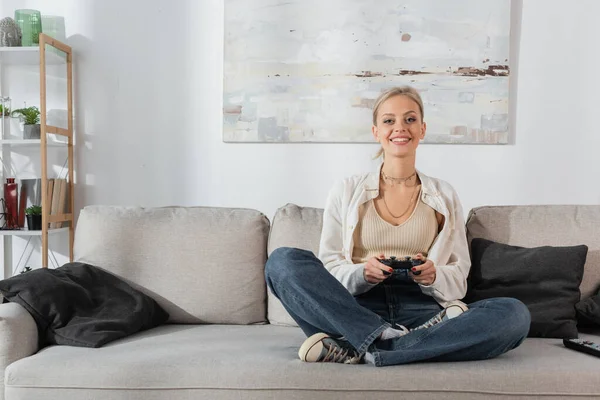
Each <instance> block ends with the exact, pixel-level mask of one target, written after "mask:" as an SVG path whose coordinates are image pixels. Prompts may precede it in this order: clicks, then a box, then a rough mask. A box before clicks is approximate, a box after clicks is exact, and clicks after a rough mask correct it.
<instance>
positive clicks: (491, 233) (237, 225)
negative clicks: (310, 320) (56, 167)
mask: <svg viewBox="0 0 600 400" xmlns="http://www.w3.org/2000/svg"><path fill="white" fill-rule="evenodd" d="M321 215H322V210H320V209H315V208H301V207H298V206H295V205H291V204H288V205H286V206H284V207H282V208H281V209H279V210H278V212H277V214H276V216H275V217H274V219H273V222H272V224H270V223H269V221H268V220H267V218H266V217H265V216H264V215H262V214H261V213H259V212H258V211H254V210H248V209H225V208H203V207H195V208H181V207H168V208H156V209H142V208H126V207H97V206H93V207H86V208H85V209H84V210H82V212H81V214H80V218H79V222H78V226H77V230H76V237H75V258H76V260H78V261H85V262H88V263H91V264H94V265H97V266H100V267H102V268H105V269H107V270H109V271H111V272H113V273H115V274H118V275H119V276H121V277H123V278H124V279H126V280H128V281H129V282H131V283H132V284H133V285H134V286H135V287H138V288H140V289H141V290H143V291H144V292H146V293H148V294H150V295H152V296H153V297H154V298H155V299H156V300H157V301H158V302H159V303H160V304H161V305H162V306H163V307H164V308H165V309H166V310H167V311H168V312H169V313H170V323H169V324H167V325H163V326H160V327H158V328H155V329H152V330H148V331H145V332H141V333H138V334H135V335H132V336H129V337H127V338H125V339H122V340H118V341H115V342H112V343H109V344H107V345H105V346H104V347H101V348H98V349H90V348H80V347H68V346H50V347H45V348H43V349H41V350H39V351H38V349H37V333H36V327H35V323H34V321H33V319H32V318H31V316H30V315H29V314H28V313H27V312H26V311H25V310H24V309H23V308H22V307H21V306H19V305H16V304H10V303H7V304H2V305H0V337H1V338H2V340H1V342H0V368H1V369H2V371H3V372H4V374H3V375H4V388H3V390H2V392H3V393H4V398H5V399H7V400H25V399H27V400H30V399H38V400H49V399H53V400H55V399H140V400H141V399H144V400H156V399H204V398H206V399H364V398H377V399H398V398H402V399H431V398H439V399H490V398H493V399H571V398H572V399H575V398H577V399H582V398H583V399H585V398H589V399H592V398H599V397H600V359H598V358H595V357H593V356H590V355H586V354H582V353H579V352H575V351H572V350H568V349H565V348H564V347H563V345H562V342H561V340H559V339H538V338H529V339H527V340H526V341H525V342H524V343H523V344H522V345H521V346H520V347H519V348H518V349H516V350H513V351H510V352H508V353H506V354H505V355H502V356H500V357H498V358H496V359H493V360H487V361H473V362H461V363H419V364H411V365H404V366H393V367H385V368H375V367H373V366H371V365H357V366H348V365H338V364H307V363H302V362H300V361H299V360H298V357H297V350H298V347H299V345H300V344H301V343H302V341H303V340H304V335H303V333H302V332H301V331H300V329H299V328H297V327H295V326H294V325H295V324H294V321H293V320H292V319H291V318H290V317H289V316H288V315H287V314H286V312H285V310H284V309H283V308H282V306H281V304H280V303H279V302H278V301H277V299H275V298H273V297H272V296H270V294H269V295H268V294H267V290H266V287H265V282H264V278H263V269H264V264H265V260H266V258H267V255H268V254H269V253H270V252H271V251H272V250H273V249H275V248H277V247H280V246H296V247H302V248H306V249H309V250H312V251H314V252H316V251H317V249H318V242H319V234H320V230H321ZM467 225H468V234H469V237H484V238H488V239H491V240H495V241H499V242H503V243H509V244H514V245H521V246H528V247H529V246H538V245H573V244H581V243H584V244H587V245H588V246H589V253H588V259H587V263H586V270H585V274H584V281H583V283H582V285H581V291H582V296H584V297H587V296H589V295H591V294H592V293H593V292H595V291H596V290H597V289H598V285H599V284H600V234H599V229H598V226H600V206H516V207H481V208H476V209H474V210H472V211H471V213H470V216H469V219H468V223H467ZM269 322H270V323H269ZM581 336H582V337H584V338H590V339H591V340H595V341H597V342H600V335H598V334H593V333H586V334H583V335H581Z"/></svg>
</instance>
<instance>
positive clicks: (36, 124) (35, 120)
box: [11, 106, 40, 139]
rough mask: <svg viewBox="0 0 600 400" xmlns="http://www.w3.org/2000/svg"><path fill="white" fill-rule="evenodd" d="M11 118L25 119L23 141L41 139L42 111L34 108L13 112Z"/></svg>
mask: <svg viewBox="0 0 600 400" xmlns="http://www.w3.org/2000/svg"><path fill="white" fill-rule="evenodd" d="M11 116H13V117H14V116H19V117H21V118H23V121H24V122H25V131H24V133H23V139H39V138H40V110H39V109H38V108H37V107H35V106H33V107H27V108H19V109H18V110H13V112H12V113H11Z"/></svg>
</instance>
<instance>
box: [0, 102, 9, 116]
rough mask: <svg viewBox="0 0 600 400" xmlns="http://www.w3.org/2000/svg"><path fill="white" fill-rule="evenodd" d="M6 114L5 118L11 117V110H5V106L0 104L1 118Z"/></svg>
mask: <svg viewBox="0 0 600 400" xmlns="http://www.w3.org/2000/svg"><path fill="white" fill-rule="evenodd" d="M2 114H4V116H5V117H9V116H10V108H8V107H6V109H4V106H3V105H2V104H0V116H1V115H2Z"/></svg>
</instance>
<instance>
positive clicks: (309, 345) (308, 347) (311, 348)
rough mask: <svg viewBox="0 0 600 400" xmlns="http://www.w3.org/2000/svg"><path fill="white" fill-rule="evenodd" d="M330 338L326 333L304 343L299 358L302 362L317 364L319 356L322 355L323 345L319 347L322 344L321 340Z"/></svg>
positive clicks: (315, 335)
mask: <svg viewBox="0 0 600 400" xmlns="http://www.w3.org/2000/svg"><path fill="white" fill-rule="evenodd" d="M328 337H330V336H329V335H328V334H326V333H322V332H321V333H315V334H314V335H312V336H311V337H309V338H308V339H306V340H305V341H304V343H302V346H300V350H298V357H300V360H302V361H304V362H317V360H318V359H319V356H320V355H321V350H322V349H323V345H322V344H321V346H317V345H318V344H319V343H321V340H323V339H325V338H328Z"/></svg>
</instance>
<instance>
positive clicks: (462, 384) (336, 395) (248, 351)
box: [6, 325, 600, 400]
mask: <svg viewBox="0 0 600 400" xmlns="http://www.w3.org/2000/svg"><path fill="white" fill-rule="evenodd" d="M582 336H583V338H585V339H590V340H593V341H596V342H600V337H599V336H595V335H582ZM304 339H305V336H304V334H303V333H302V331H301V330H300V329H298V328H289V327H280V326H272V325H262V326H231V325H230V326H223V325H196V326H192V325H166V326H161V327H158V328H155V329H152V330H149V331H146V332H142V333H138V334H136V335H134V336H131V337H129V338H125V339H121V340H118V341H115V342H112V343H109V344H108V345H106V346H104V347H101V348H99V349H88V348H82V347H68V346H52V347H47V348H45V349H43V350H42V351H41V352H39V353H38V354H35V355H33V356H31V357H28V358H25V359H22V360H19V361H17V362H15V363H13V364H12V365H10V366H9V367H8V368H7V370H6V395H7V398H8V399H11V400H25V399H36V400H50V399H52V400H54V399H84V398H85V399H103V400H111V399H125V398H126V399H129V400H138V399H140V400H142V399H143V400H147V399H153V400H159V399H204V398H206V399H241V398H243V399H409V400H410V399H419V400H423V399H431V398H444V399H446V400H453V399H460V400H469V399H478V400H479V399H481V400H483V399H490V398H493V399H513V400H514V399H523V398H536V399H537V398H539V399H541V398H555V399H575V398H577V399H581V398H584V397H585V396H588V397H586V398H590V399H591V398H594V396H596V398H597V397H598V396H600V379H598V376H599V375H600V363H599V362H598V359H597V358H596V357H593V356H590V355H587V354H583V353H579V352H576V351H573V350H570V349H567V348H565V347H564V346H563V344H562V342H561V340H560V339H539V338H530V339H527V340H525V342H524V343H523V344H521V346H519V347H518V348H517V349H515V350H511V351H509V352H508V353H506V354H503V355H501V356H499V357H497V358H494V359H490V360H485V361H477V362H445V363H436V362H430V363H416V364H409V365H398V366H390V367H385V368H376V367H374V366H372V365H369V364H366V365H365V364H361V365H354V366H348V365H343V364H320V365H315V364H310V363H303V362H301V361H300V360H299V359H298V347H299V346H300V344H301V343H302V341H303V340H304ZM551 394H552V395H551Z"/></svg>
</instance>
